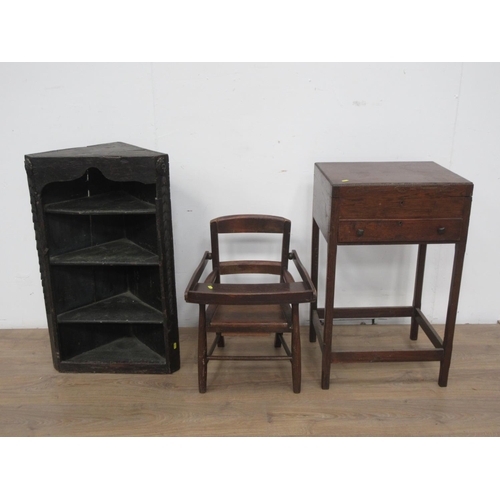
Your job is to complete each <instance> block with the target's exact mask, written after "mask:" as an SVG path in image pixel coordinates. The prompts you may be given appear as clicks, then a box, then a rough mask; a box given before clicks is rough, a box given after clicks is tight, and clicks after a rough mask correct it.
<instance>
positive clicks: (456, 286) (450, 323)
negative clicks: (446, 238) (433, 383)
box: [438, 241, 466, 387]
mask: <svg viewBox="0 0 500 500" xmlns="http://www.w3.org/2000/svg"><path fill="white" fill-rule="evenodd" d="M465 244H466V242H465V241H462V242H461V243H457V244H456V245H455V258H454V260H453V271H452V276H451V286H450V298H449V300H448V311H447V313H446V324H445V327H444V338H443V347H444V358H443V360H442V361H441V368H440V370H439V380H438V384H439V386H440V387H446V386H447V385H448V373H449V371H450V363H451V352H452V349H453V336H454V333H455V323H456V319H457V310H458V299H459V295H460V282H461V280H462V270H463V264H464V257H465Z"/></svg>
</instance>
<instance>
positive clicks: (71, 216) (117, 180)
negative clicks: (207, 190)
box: [25, 142, 180, 373]
mask: <svg viewBox="0 0 500 500" xmlns="http://www.w3.org/2000/svg"><path fill="white" fill-rule="evenodd" d="M25 164H26V171H27V174H28V184H29V189H30V196H31V204H32V211H33V222H34V225H35V234H36V241H37V249H38V256H39V260H40V272H41V278H42V286H43V290H44V295H45V305H46V310H47V321H48V327H49V333H50V341H51V347H52V357H53V361H54V366H55V368H56V369H57V370H59V371H61V372H112V373H172V372H174V371H176V370H178V369H179V367H180V358H179V332H178V325H177V304H176V296H175V277H174V259H173V238H172V220H171V206H170V185H169V172H168V156H167V155H166V154H163V153H157V152H154V151H149V150H146V149H142V148H138V147H136V146H131V145H129V144H124V143H119V142H117V143H111V144H101V145H97V146H89V147H83V148H75V149H65V150H60V151H51V152H47V153H38V154H31V155H26V157H25Z"/></svg>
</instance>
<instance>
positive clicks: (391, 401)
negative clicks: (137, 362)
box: [0, 325, 500, 436]
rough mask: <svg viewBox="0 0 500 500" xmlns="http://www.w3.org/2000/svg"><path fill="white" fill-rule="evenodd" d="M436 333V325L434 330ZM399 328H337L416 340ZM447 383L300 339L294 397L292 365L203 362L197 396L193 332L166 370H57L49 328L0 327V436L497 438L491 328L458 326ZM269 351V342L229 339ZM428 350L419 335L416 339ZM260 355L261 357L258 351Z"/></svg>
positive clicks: (345, 333) (499, 364)
mask: <svg viewBox="0 0 500 500" xmlns="http://www.w3.org/2000/svg"><path fill="white" fill-rule="evenodd" d="M436 329H437V330H438V332H439V333H440V334H442V327H439V326H438V327H436ZM407 330H408V327H407V326H396V325H390V326H378V325H375V326H373V325H365V326H361V325H360V326H342V327H336V331H337V335H338V338H337V339H336V342H337V343H338V344H339V345H343V346H349V345H351V346H355V345H358V346H361V345H363V346H365V347H367V346H368V345H370V346H375V345H376V346H377V347H380V348H381V349H384V348H387V347H388V346H391V348H399V347H401V346H407V345H415V343H413V342H411V341H409V340H408V338H407V337H408V332H407ZM455 338H456V341H455V349H454V353H453V359H452V364H451V371H450V379H449V384H448V387H447V388H440V387H439V386H438V384H437V376H438V365H439V364H438V363H436V362H429V363H376V364H346V365H333V366H332V376H331V386H330V389H329V390H328V391H324V390H322V389H321V388H320V350H319V347H318V344H311V343H309V341H308V338H307V334H306V331H305V330H304V331H303V335H302V348H303V353H302V392H301V393H300V394H294V393H293V392H292V384H291V382H292V381H291V367H290V364H289V362H286V361H285V362H253V363H252V362H241V361H240V362H236V361H226V362H217V361H212V362H210V364H209V366H208V392H207V393H206V394H199V393H198V387H197V371H196V331H195V330H194V329H182V330H181V341H180V346H181V354H182V368H181V370H180V371H178V372H176V373H174V374H172V375H112V374H105V375H103V374H64V373H58V372H56V371H55V370H54V368H53V366H52V361H51V355H50V349H49V340H48V333H47V331H46V330H0V435H1V436H499V435H500V325H459V326H457V329H456V334H455ZM243 343H245V344H247V345H248V344H250V345H252V346H258V347H259V348H262V349H263V350H264V351H265V350H268V351H269V352H271V353H274V352H275V349H274V347H273V338H272V337H269V336H266V337H262V338H257V337H255V338H248V337H247V338H235V337H227V340H226V348H225V350H226V352H227V353H229V352H231V351H232V349H234V348H237V347H240V346H242V344H243ZM416 345H417V346H419V347H423V346H426V347H427V346H428V345H429V344H428V341H427V339H426V338H425V336H423V335H421V338H420V339H419V341H418V342H417V343H416ZM261 352H262V351H261Z"/></svg>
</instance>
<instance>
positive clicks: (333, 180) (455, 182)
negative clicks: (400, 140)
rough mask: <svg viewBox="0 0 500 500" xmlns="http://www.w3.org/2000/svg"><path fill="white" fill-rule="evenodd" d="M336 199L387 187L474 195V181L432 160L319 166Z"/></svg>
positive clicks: (324, 164) (456, 194)
mask: <svg viewBox="0 0 500 500" xmlns="http://www.w3.org/2000/svg"><path fill="white" fill-rule="evenodd" d="M316 168H318V169H319V170H320V171H321V173H322V174H323V176H324V177H325V180H326V182H328V183H329V184H330V185H331V186H332V187H333V193H332V195H333V196H334V197H336V196H340V193H342V196H349V193H350V192H351V191H352V190H353V188H359V187H363V188H383V189H382V190H381V192H382V193H383V192H384V191H386V192H387V191H391V190H393V191H394V190H396V191H399V192H401V193H405V194H411V193H413V192H415V191H420V190H422V189H425V190H426V192H427V193H428V194H429V195H432V194H433V193H435V194H439V195H442V194H446V195H447V196H471V195H472V188H473V184H472V182H470V181H468V180H467V179H464V178H463V177H461V176H460V175H458V174H455V173H454V172H452V171H450V170H448V169H446V168H444V167H442V166H441V165H438V164H437V163H435V162H432V161H413V162H330V163H316Z"/></svg>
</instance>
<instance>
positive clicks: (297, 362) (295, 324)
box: [292, 304, 301, 394]
mask: <svg viewBox="0 0 500 500" xmlns="http://www.w3.org/2000/svg"><path fill="white" fill-rule="evenodd" d="M292 382H293V392H295V393H296V394H298V393H299V392H300V383H301V354H300V322H299V305H298V304H292Z"/></svg>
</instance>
